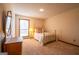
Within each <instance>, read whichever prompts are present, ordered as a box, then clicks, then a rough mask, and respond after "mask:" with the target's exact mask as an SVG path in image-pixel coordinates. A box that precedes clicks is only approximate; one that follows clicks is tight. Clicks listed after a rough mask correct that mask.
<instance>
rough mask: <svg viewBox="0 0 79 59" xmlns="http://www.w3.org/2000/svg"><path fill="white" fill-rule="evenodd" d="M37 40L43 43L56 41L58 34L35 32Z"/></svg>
mask: <svg viewBox="0 0 79 59" xmlns="http://www.w3.org/2000/svg"><path fill="white" fill-rule="evenodd" d="M34 38H35V40H37V41H38V42H39V43H40V44H41V45H45V44H47V43H49V42H52V41H55V40H56V39H55V38H56V34H55V32H54V33H50V32H35V34H34Z"/></svg>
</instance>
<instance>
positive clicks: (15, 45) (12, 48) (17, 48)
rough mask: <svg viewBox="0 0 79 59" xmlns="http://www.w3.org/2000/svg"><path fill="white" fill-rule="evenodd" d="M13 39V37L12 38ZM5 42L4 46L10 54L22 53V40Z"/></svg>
mask: <svg viewBox="0 0 79 59" xmlns="http://www.w3.org/2000/svg"><path fill="white" fill-rule="evenodd" d="M12 40H13V39H12ZM12 40H11V41H8V42H5V45H4V48H5V52H7V53H8V55H21V54H22V41H21V40H18V41H16V40H13V41H12Z"/></svg>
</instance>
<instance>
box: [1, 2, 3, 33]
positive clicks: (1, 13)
mask: <svg viewBox="0 0 79 59" xmlns="http://www.w3.org/2000/svg"><path fill="white" fill-rule="evenodd" d="M2 13H3V6H2V4H0V32H1V31H2Z"/></svg>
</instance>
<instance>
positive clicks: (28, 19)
mask: <svg viewBox="0 0 79 59" xmlns="http://www.w3.org/2000/svg"><path fill="white" fill-rule="evenodd" d="M20 20H27V21H28V36H24V37H29V29H30V20H29V19H19V36H20Z"/></svg>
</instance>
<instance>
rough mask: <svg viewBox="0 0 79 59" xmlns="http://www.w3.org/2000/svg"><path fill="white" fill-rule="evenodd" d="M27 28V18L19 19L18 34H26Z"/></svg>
mask: <svg viewBox="0 0 79 59" xmlns="http://www.w3.org/2000/svg"><path fill="white" fill-rule="evenodd" d="M28 30H29V21H28V20H22V19H21V20H20V36H21V37H23V36H28Z"/></svg>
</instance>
